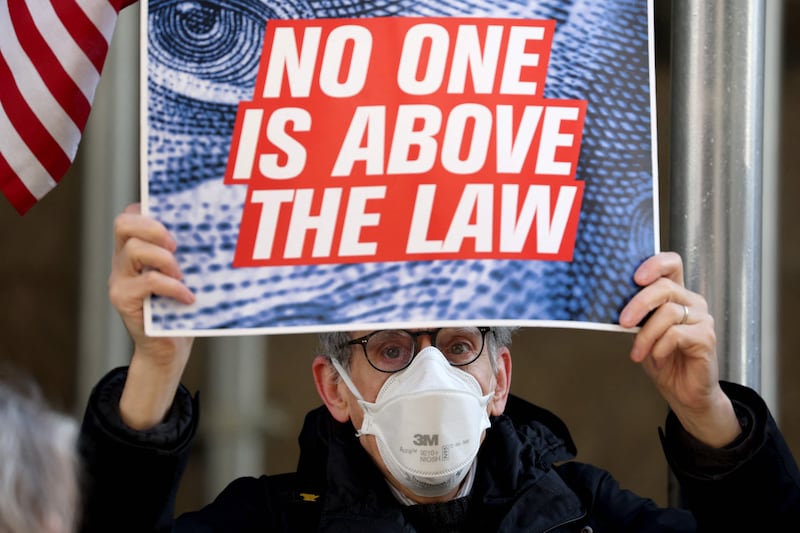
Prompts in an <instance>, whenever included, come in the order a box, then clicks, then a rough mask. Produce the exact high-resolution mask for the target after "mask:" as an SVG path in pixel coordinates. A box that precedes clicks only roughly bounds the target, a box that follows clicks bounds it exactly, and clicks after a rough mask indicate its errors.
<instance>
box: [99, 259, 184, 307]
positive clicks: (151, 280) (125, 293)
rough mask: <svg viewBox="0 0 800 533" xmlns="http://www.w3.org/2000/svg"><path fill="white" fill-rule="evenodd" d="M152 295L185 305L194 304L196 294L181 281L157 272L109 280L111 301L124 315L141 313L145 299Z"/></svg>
mask: <svg viewBox="0 0 800 533" xmlns="http://www.w3.org/2000/svg"><path fill="white" fill-rule="evenodd" d="M151 295H157V296H163V297H166V298H173V299H175V300H177V301H179V302H182V303H185V304H191V303H193V302H194V299H195V298H194V294H193V293H192V291H190V290H189V288H188V287H187V286H186V285H184V284H183V282H181V281H180V280H177V279H175V278H173V277H170V276H166V275H164V274H162V273H161V272H158V271H156V270H148V271H147V272H142V273H141V274H139V275H138V276H135V277H124V276H118V275H113V274H112V276H111V278H110V279H109V299H110V300H111V303H112V304H113V305H114V307H115V308H116V309H117V310H118V311H119V312H120V313H122V314H128V315H130V314H134V313H138V312H140V311H141V309H142V306H143V304H144V299H145V298H147V297H148V296H151Z"/></svg>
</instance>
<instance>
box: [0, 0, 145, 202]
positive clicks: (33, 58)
mask: <svg viewBox="0 0 800 533" xmlns="http://www.w3.org/2000/svg"><path fill="white" fill-rule="evenodd" d="M134 1H135V0H0V190H2V192H3V194H4V195H5V196H6V198H8V200H9V201H10V202H11V204H12V205H13V206H14V208H16V210H17V211H18V212H19V213H20V214H24V213H25V212H26V211H28V210H29V209H30V208H31V207H33V205H35V204H36V202H37V201H39V200H40V199H41V198H42V197H44V195H45V194H47V193H48V192H49V191H50V190H51V189H53V187H55V186H56V185H57V184H58V182H59V181H60V180H61V178H62V177H63V176H64V173H65V172H66V171H67V169H68V168H69V167H70V165H71V164H72V161H73V160H74V158H75V153H76V152H77V150H78V143H79V142H80V139H81V135H82V133H83V129H84V127H85V126H86V120H87V119H88V117H89V112H90V110H91V106H92V101H93V99H94V94H95V90H96V88H97V84H98V82H99V81H100V73H101V72H102V70H103V64H104V63H105V59H106V55H107V53H108V47H109V43H110V42H111V35H112V33H113V31H114V26H115V24H116V22H117V15H118V14H119V11H120V9H122V8H123V7H125V6H127V5H129V4H132V3H133V2H134Z"/></svg>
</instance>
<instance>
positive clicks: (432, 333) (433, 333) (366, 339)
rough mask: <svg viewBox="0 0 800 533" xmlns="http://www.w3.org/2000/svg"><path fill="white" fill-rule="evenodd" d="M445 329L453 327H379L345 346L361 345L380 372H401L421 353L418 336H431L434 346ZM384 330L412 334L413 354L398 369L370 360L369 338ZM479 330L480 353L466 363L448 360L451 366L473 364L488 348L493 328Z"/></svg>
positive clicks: (482, 327)
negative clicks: (380, 365)
mask: <svg viewBox="0 0 800 533" xmlns="http://www.w3.org/2000/svg"><path fill="white" fill-rule="evenodd" d="M443 329H452V328H450V327H446V328H437V329H432V330H431V329H429V330H424V331H409V330H407V329H395V330H388V329H378V330H375V331H372V332H370V333H367V334H366V335H364V336H363V337H359V338H357V339H352V340H350V341H347V342H346V343H345V344H344V347H348V346H355V345H361V349H362V351H363V352H364V358H365V359H366V360H367V362H368V363H369V366H371V367H372V368H374V369H375V370H377V371H378V372H383V373H384V374H394V373H396V372H400V371H402V370H405V369H406V368H408V367H409V366H410V365H411V363H412V362H413V361H414V358H415V357H417V354H418V353H419V349H418V348H419V344H418V343H417V338H418V337H419V336H421V335H427V336H429V337H430V338H431V344H432V345H433V346H436V335H438V334H439V332H440V331H442V330H443ZM384 331H402V332H404V333H408V335H410V336H411V338H412V340H413V341H414V351H413V353H412V354H411V357H410V358H409V360H408V362H407V363H406V364H405V365H404V366H403V367H402V368H398V369H397V370H383V369H382V368H378V367H377V366H375V364H374V363H373V362H372V361H371V360H370V358H369V355H368V354H367V343H368V342H369V340H370V339H371V338H372V337H373V336H375V335H377V334H378V333H382V332H384ZM478 331H480V332H481V348H480V350H478V353H477V354H476V355H475V357H473V358H472V359H470V360H469V361H467V362H466V363H451V362H450V361H448V363H450V366H456V367H461V366H467V365H471V364H472V363H474V362H475V361H477V360H478V358H479V357H480V356H481V355H482V354H483V349H484V348H486V334H487V333H489V332H490V331H492V328H491V327H488V326H479V327H478Z"/></svg>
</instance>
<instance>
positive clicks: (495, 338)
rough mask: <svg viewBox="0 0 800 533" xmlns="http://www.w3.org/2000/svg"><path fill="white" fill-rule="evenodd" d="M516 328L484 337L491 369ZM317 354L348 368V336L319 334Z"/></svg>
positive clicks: (339, 332) (493, 332)
mask: <svg viewBox="0 0 800 533" xmlns="http://www.w3.org/2000/svg"><path fill="white" fill-rule="evenodd" d="M517 329H518V328H516V327H493V328H492V330H491V331H490V332H489V333H488V334H487V335H486V348H488V351H489V357H490V359H491V362H492V368H494V369H496V368H497V351H498V350H499V349H500V348H502V347H509V348H510V347H511V337H512V335H513V333H514V331H516V330H517ZM318 337H319V354H320V355H323V356H325V357H328V358H329V359H336V361H337V362H338V363H339V364H341V365H342V367H344V368H350V354H351V351H350V346H348V345H347V342H348V341H349V340H351V339H352V337H350V334H349V333H347V332H344V331H336V332H332V333H320V334H319V335H318Z"/></svg>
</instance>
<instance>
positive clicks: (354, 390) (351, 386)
mask: <svg viewBox="0 0 800 533" xmlns="http://www.w3.org/2000/svg"><path fill="white" fill-rule="evenodd" d="M331 363H333V367H334V368H335V369H336V371H337V372H339V375H340V376H341V377H342V379H343V380H344V384H345V385H347V388H348V389H350V392H352V393H353V396H355V397H356V399H357V400H359V401H361V402H363V401H364V398H363V397H362V396H361V393H360V392H358V389H357V388H356V386H355V383H353V380H351V379H350V375H349V374H348V373H347V370H345V369H344V367H343V366H342V365H341V364H340V363H339V361H337V360H336V359H335V358H334V357H331Z"/></svg>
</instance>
